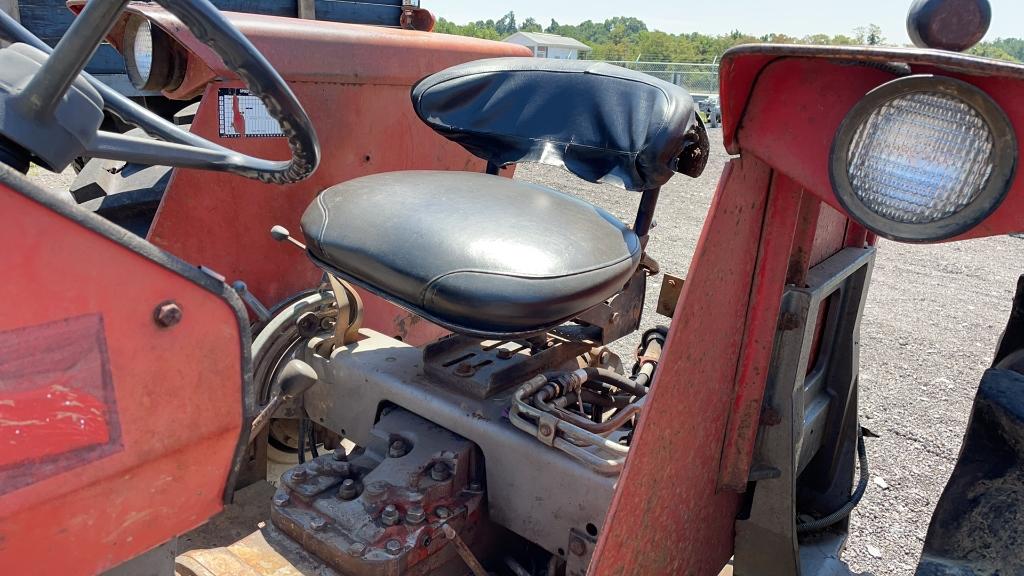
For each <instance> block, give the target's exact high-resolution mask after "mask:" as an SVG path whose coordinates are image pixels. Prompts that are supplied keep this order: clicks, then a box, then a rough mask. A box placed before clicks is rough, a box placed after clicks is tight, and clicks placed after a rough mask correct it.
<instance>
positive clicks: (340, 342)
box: [328, 275, 363, 347]
mask: <svg viewBox="0 0 1024 576" xmlns="http://www.w3.org/2000/svg"><path fill="white" fill-rule="evenodd" d="M328 278H329V279H330V281H331V290H332V291H333V292H334V298H335V299H336V300H337V301H338V322H337V324H335V325H334V345H335V347H338V346H348V345H349V344H351V343H353V342H355V341H356V340H358V339H359V329H360V328H362V327H363V299H362V298H360V297H359V293H358V292H356V289H355V288H353V287H352V285H351V284H349V283H348V282H346V281H344V280H342V279H340V278H338V277H336V276H333V275H328Z"/></svg>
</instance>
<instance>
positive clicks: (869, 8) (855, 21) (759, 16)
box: [421, 0, 1024, 44]
mask: <svg viewBox="0 0 1024 576" xmlns="http://www.w3.org/2000/svg"><path fill="white" fill-rule="evenodd" d="M421 3H422V6H423V7H425V8H428V9H430V11H431V12H433V13H434V14H435V15H437V16H439V17H442V18H445V19H447V20H451V21H453V22H456V23H459V24H464V23H466V22H470V21H474V20H488V19H494V20H497V19H498V18H500V17H501V16H502V15H503V14H505V13H506V12H508V11H509V10H513V11H515V13H516V19H517V20H518V21H520V22H521V21H522V20H523V19H525V18H527V17H530V16H532V17H534V18H536V19H537V21H538V22H540V23H541V25H543V26H547V25H548V23H549V22H550V21H551V19H552V18H554V19H555V20H558V22H560V23H562V24H577V23H579V22H582V21H584V20H594V21H603V20H605V19H606V18H610V17H612V16H635V17H637V18H639V19H641V20H643V21H644V22H646V23H647V25H648V27H650V28H653V29H655V30H663V31H665V32H672V33H679V32H702V33H704V34H725V33H727V32H729V31H731V30H737V29H738V30H741V31H743V32H746V33H749V34H753V35H757V36H760V35H762V34H767V33H769V32H777V33H781V34H789V35H791V36H804V35H806V34H814V33H818V32H821V33H825V34H850V33H851V32H852V30H853V29H854V28H856V27H858V26H864V25H866V24H870V23H874V24H878V25H879V26H881V27H882V30H883V32H884V34H885V36H886V38H887V39H888V40H889V42H892V43H897V44H905V43H910V39H909V38H908V37H907V32H906V17H907V9H908V8H909V7H910V4H911V2H910V0H703V1H701V0H637V1H632V2H631V1H627V0H500V1H493V0H421ZM990 3H991V4H992V27H991V28H990V29H989V34H988V36H987V37H986V38H987V39H993V38H997V37H1008V36H1012V37H1017V38H1021V37H1024V0H990Z"/></svg>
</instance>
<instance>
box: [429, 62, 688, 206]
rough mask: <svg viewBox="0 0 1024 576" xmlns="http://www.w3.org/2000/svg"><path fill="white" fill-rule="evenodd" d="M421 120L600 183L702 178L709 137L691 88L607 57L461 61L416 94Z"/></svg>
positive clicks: (476, 147) (467, 140) (496, 153)
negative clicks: (685, 176)
mask: <svg viewBox="0 0 1024 576" xmlns="http://www.w3.org/2000/svg"><path fill="white" fill-rule="evenodd" d="M412 99H413V106H414V107H415V109H416V113H417V114H418V115H419V117H420V118H421V119H422V120H423V121H424V122H426V123H427V124H428V125H429V126H430V127H431V128H433V129H434V130H436V131H437V132H438V133H440V134H442V135H443V136H445V137H446V138H448V139H449V140H452V141H454V142H457V143H459V144H461V145H462V146H463V147H464V148H466V149H467V150H469V151H470V152H471V153H472V154H474V155H476V156H478V157H480V158H483V159H484V160H487V161H488V162H490V163H492V164H495V165H498V166H505V165H508V164H514V163H517V162H538V163H542V164H551V165H556V166H564V167H565V168H566V169H568V170H569V171H570V172H572V173H573V174H576V175H577V176H579V177H580V178H583V179H585V180H589V181H591V182H607V183H611V184H616V185H619V186H621V187H623V188H626V189H627V190H638V191H639V190H652V189H656V188H659V187H660V186H661V185H663V184H664V183H665V182H667V181H668V180H669V178H671V177H672V175H673V173H674V172H677V171H678V172H683V173H685V174H688V175H690V176H694V177H696V176H698V175H700V172H701V171H702V170H703V168H704V164H705V163H706V162H707V152H708V150H707V135H706V134H705V133H704V128H703V125H702V124H701V123H700V120H699V118H698V117H697V115H696V112H695V110H696V107H695V106H694V103H693V99H692V98H691V97H690V94H689V93H688V92H687V91H686V90H684V89H683V88H681V87H679V86H676V85H674V84H670V83H668V82H665V81H663V80H659V79H658V78H655V77H653V76H649V75H647V74H643V73H640V72H635V71H633V70H627V69H625V68H622V67H620V66H615V65H612V64H605V63H602V62H588V61H580V60H548V59H543V58H494V59H488V60H478V61H476V62H469V63H466V64H460V65H458V66H454V67H452V68H448V69H447V70H443V71H441V72H438V73H437V74H434V75H432V76H429V77H427V78H425V79H423V80H421V81H420V82H419V83H418V84H417V85H416V86H415V87H413V91H412Z"/></svg>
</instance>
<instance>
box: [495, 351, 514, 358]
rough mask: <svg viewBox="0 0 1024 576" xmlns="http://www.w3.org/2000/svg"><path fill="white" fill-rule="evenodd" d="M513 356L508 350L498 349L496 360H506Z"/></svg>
mask: <svg viewBox="0 0 1024 576" xmlns="http://www.w3.org/2000/svg"><path fill="white" fill-rule="evenodd" d="M513 355H514V354H513V352H512V351H511V350H509V349H508V348H498V358H500V359H501V360H508V359H509V358H511V357H512V356H513Z"/></svg>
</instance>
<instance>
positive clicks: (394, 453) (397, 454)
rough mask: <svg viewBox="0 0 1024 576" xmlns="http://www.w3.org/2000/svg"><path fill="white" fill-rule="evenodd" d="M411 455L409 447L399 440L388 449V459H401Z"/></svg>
mask: <svg viewBox="0 0 1024 576" xmlns="http://www.w3.org/2000/svg"><path fill="white" fill-rule="evenodd" d="M408 453H409V446H408V445H407V444H406V443H405V441H404V440H402V439H398V440H395V441H394V442H392V443H391V447H390V448H388V458H401V457H402V456H405V455H406V454H408Z"/></svg>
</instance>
